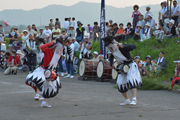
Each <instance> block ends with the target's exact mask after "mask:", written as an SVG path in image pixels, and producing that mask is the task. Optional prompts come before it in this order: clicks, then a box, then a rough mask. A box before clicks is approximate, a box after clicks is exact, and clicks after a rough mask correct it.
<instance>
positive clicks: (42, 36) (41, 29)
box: [37, 28, 49, 43]
mask: <svg viewBox="0 0 180 120" xmlns="http://www.w3.org/2000/svg"><path fill="white" fill-rule="evenodd" d="M43 31H44V30H43V28H40V29H39V32H40V33H39V34H38V35H37V38H41V39H43V43H46V42H47V41H46V39H47V40H48V39H49V36H48V35H47V34H46V33H44V32H43Z"/></svg>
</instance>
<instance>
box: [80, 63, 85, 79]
mask: <svg viewBox="0 0 180 120" xmlns="http://www.w3.org/2000/svg"><path fill="white" fill-rule="evenodd" d="M84 72H85V62H84V60H82V61H81V63H80V65H79V75H80V76H81V77H82V76H83V75H84Z"/></svg>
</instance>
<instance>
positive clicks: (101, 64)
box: [97, 61, 104, 78]
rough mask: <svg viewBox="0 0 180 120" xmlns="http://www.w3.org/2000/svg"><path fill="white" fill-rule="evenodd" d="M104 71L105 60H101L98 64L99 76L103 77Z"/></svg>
mask: <svg viewBox="0 0 180 120" xmlns="http://www.w3.org/2000/svg"><path fill="white" fill-rule="evenodd" d="M103 72H104V63H103V61H99V63H98V66H97V76H98V78H101V77H102V75H103Z"/></svg>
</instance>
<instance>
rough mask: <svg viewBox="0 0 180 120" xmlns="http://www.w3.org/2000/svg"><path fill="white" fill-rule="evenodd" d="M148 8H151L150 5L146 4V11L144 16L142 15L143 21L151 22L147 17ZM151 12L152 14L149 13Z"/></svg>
mask: <svg viewBox="0 0 180 120" xmlns="http://www.w3.org/2000/svg"><path fill="white" fill-rule="evenodd" d="M150 9H151V7H150V6H147V7H146V11H147V12H146V13H145V16H144V17H145V18H144V21H145V23H147V22H149V23H150V22H151V21H150V20H149V18H148V14H150V13H151V11H150ZM151 14H152V13H151Z"/></svg>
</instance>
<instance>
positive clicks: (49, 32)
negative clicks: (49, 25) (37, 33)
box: [43, 29, 52, 36]
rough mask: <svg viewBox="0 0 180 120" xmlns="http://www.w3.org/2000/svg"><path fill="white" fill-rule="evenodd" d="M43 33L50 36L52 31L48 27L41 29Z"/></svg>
mask: <svg viewBox="0 0 180 120" xmlns="http://www.w3.org/2000/svg"><path fill="white" fill-rule="evenodd" d="M43 33H46V34H47V35H48V36H50V35H51V34H52V32H51V30H50V29H48V30H46V29H45V30H44V31H43Z"/></svg>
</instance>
